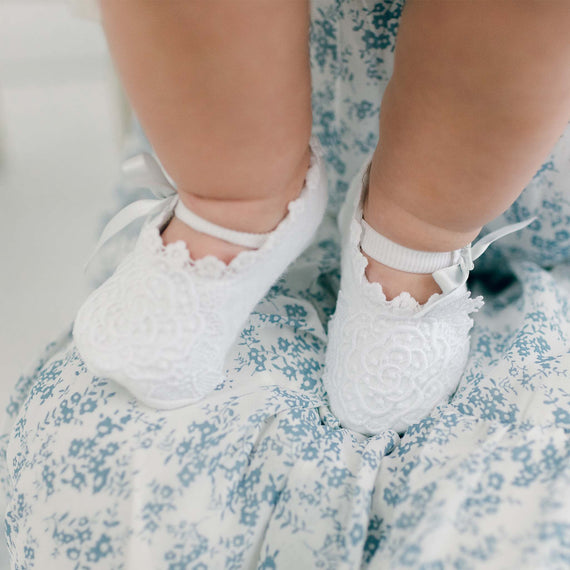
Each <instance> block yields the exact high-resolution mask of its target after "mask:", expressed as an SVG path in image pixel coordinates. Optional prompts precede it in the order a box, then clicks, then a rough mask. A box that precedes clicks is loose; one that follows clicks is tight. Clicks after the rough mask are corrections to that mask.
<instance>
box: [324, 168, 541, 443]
mask: <svg viewBox="0 0 570 570" xmlns="http://www.w3.org/2000/svg"><path fill="white" fill-rule="evenodd" d="M364 174H365V169H364V167H363V169H361V171H360V172H359V173H358V175H357V176H356V177H355V178H354V180H353V182H352V184H351V187H350V189H349V192H348V194H347V198H346V201H345V204H344V206H343V208H342V209H341V212H340V215H339V226H340V230H341V237H342V255H341V259H342V267H341V283H340V291H339V295H338V301H337V306H336V311H335V314H334V315H333V317H332V318H331V320H330V323H329V330H328V333H329V334H328V340H329V343H328V348H327V355H326V362H325V371H324V375H323V381H324V384H325V388H326V390H327V393H328V396H329V401H330V405H331V409H332V411H333V412H334V413H335V414H336V416H337V417H338V418H339V420H340V422H341V424H342V425H343V426H344V427H347V428H351V429H353V430H355V431H358V432H361V433H364V434H376V433H379V432H381V431H383V430H387V429H394V430H396V431H398V432H403V431H405V430H406V429H407V427H408V426H409V425H410V424H412V423H415V422H417V421H419V420H421V419H422V418H423V417H425V416H426V415H428V414H429V413H430V412H431V411H432V410H433V408H435V407H436V406H437V405H439V404H442V403H444V402H446V401H447V400H448V398H449V396H450V395H451V394H452V393H453V392H454V391H455V389H456V388H457V385H458V383H459V381H460V379H461V376H462V374H463V371H464V368H465V365H466V362H467V358H468V354H469V331H470V329H471V327H472V325H473V320H472V319H471V317H470V313H472V312H473V311H476V310H478V309H479V308H480V307H481V305H482V299H481V298H477V299H471V298H470V293H469V291H468V290H467V287H466V281H467V276H468V273H469V271H470V270H471V269H472V267H473V261H474V260H475V259H477V257H479V255H481V254H482V253H483V252H484V251H485V249H486V248H487V247H488V245H489V244H490V243H492V242H493V241H494V240H495V239H498V238H499V237H502V235H506V234H508V233H511V232H512V231H515V230H518V229H521V228H522V227H524V225H526V224H528V223H529V222H530V221H527V222H524V223H520V224H514V225H513V226H509V227H507V228H504V229H503V230H499V231H497V232H493V233H492V234H489V235H488V236H485V237H484V238H483V239H482V240H480V241H479V242H477V243H476V244H475V246H474V247H473V248H471V246H470V245H469V246H466V247H464V248H462V249H461V250H455V251H448V252H445V251H444V252H437V251H436V252H433V251H431V252H430V251H421V250H419V249H417V250H412V249H410V248H407V247H402V246H401V245H399V244H398V243H396V242H394V241H391V240H389V239H387V238H386V237H385V236H383V235H381V234H379V233H378V232H377V231H375V230H374V228H372V226H370V225H369V224H368V223H367V221H365V220H364V219H363V211H362V202H363V201H362V199H361V194H362V188H363V187H366V180H364V181H363V176H364ZM414 272H418V273H419V274H415V273H414ZM437 293H439V294H437Z"/></svg>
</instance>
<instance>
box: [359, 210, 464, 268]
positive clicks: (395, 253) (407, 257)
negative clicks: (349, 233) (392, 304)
mask: <svg viewBox="0 0 570 570" xmlns="http://www.w3.org/2000/svg"><path fill="white" fill-rule="evenodd" d="M361 225H362V234H361V238H360V247H361V248H362V251H364V253H366V254H367V255H369V256H370V257H372V259H375V260H376V261H378V262H379V263H382V264H383V265H387V266H388V267H391V268H392V269H397V270H399V271H405V272H406V273H433V272H434V271H438V270H439V269H444V268H445V267H449V266H451V265H455V264H456V263H458V261H459V259H460V257H461V251H462V250H461V249H457V250H455V251H445V252H439V251H418V250H415V249H409V248H407V247H404V246H403V245H399V244H397V243H395V242H393V241H391V240H389V239H388V238H387V237H384V236H383V235H381V234H379V233H378V232H377V231H376V230H375V229H373V228H372V227H370V226H369V225H368V224H367V223H366V222H365V221H364V219H362V222H361Z"/></svg>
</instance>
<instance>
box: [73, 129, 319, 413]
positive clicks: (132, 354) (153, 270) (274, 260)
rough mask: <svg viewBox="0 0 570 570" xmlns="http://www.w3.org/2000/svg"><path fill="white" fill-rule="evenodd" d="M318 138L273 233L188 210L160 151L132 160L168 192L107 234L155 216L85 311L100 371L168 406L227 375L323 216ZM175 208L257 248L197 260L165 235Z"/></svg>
mask: <svg viewBox="0 0 570 570" xmlns="http://www.w3.org/2000/svg"><path fill="white" fill-rule="evenodd" d="M310 146H311V161H310V166H309V169H308V171H307V174H306V178H305V184H304V187H303V189H302V190H301V193H300V195H299V197H298V198H297V199H295V200H293V201H291V202H290V203H289V205H288V213H287V215H286V217H285V218H284V219H283V220H282V221H281V222H280V223H279V225H278V226H277V227H276V228H275V229H274V230H273V231H272V232H269V233H267V234H251V233H245V232H237V231H233V230H228V229H226V228H222V227H220V226H217V225H215V224H212V223H211V222H209V221H207V220H204V219H203V218H200V217H199V216H197V215H196V214H194V213H193V212H191V211H190V210H188V209H187V208H186V207H185V206H184V205H183V204H182V202H181V201H180V200H179V199H178V196H177V195H176V192H175V189H174V188H173V186H172V185H171V184H170V182H169V180H168V178H167V177H166V176H165V175H164V173H163V171H162V169H161V167H160V165H159V164H158V163H157V162H156V161H155V159H154V158H153V157H151V156H150V155H139V156H137V157H135V158H134V159H131V160H130V161H128V162H127V163H126V174H127V180H130V184H131V185H132V186H138V187H145V188H150V189H151V190H152V191H153V192H154V194H155V195H156V196H157V197H158V198H161V199H160V200H141V201H138V202H134V203H133V204H131V205H129V206H127V208H125V209H124V210H122V211H121V212H119V214H118V215H117V216H116V217H115V218H113V219H112V220H111V222H110V223H109V224H108V226H107V227H106V229H105V230H104V232H103V235H102V237H101V240H100V244H99V246H100V245H101V244H102V243H104V242H105V241H107V240H108V239H109V238H110V237H112V236H113V235H114V234H116V233H117V232H118V231H120V230H121V229H122V228H123V227H125V226H126V225H128V224H129V223H130V222H132V221H133V220H134V219H135V218H137V217H141V216H147V217H148V219H147V222H146V223H145V225H144V226H143V228H142V230H141V233H140V235H139V237H138V240H137V243H136V245H135V248H134V251H133V252H132V253H131V254H129V255H128V256H127V257H126V258H125V259H124V261H123V262H122V263H121V264H120V265H119V267H118V268H117V270H116V271H115V273H114V274H113V275H112V277H111V278H110V279H108V280H107V281H106V282H105V283H104V284H103V285H102V286H101V287H99V288H98V289H97V290H95V291H94V292H93V293H92V294H91V295H90V296H89V297H88V298H87V300H86V301H85V303H84V304H83V306H82V307H81V308H80V310H79V312H78V314H77V318H76V320H75V324H74V330H73V334H74V339H75V343H76V346H77V348H78V350H79V352H80V354H81V356H82V358H83V359H84V361H85V363H86V364H87V366H88V367H89V369H90V370H91V371H92V372H93V373H95V374H97V375H99V376H105V377H108V378H111V379H113V380H115V381H117V382H118V383H120V384H122V385H123V386H124V387H125V388H127V389H128V390H129V391H130V392H131V393H132V394H134V395H135V396H136V397H137V398H138V399H139V400H141V401H142V402H143V403H145V404H147V405H149V406H152V407H156V408H161V409H169V408H177V407H181V406H185V405H188V404H191V403H194V402H197V401H198V400H200V399H201V398H203V397H204V396H205V395H206V394H208V393H209V392H211V391H212V390H213V389H214V388H215V387H216V386H217V385H218V384H220V383H221V382H222V381H223V379H224V373H225V359H226V356H227V354H228V352H229V350H230V348H231V346H232V344H233V343H234V342H235V341H236V339H237V338H238V336H239V333H240V332H241V330H242V328H243V326H244V324H245V323H246V321H247V318H248V316H249V315H250V313H251V311H252V310H253V309H254V307H255V305H256V304H257V303H258V302H259V301H260V300H261V298H262V297H263V296H264V295H265V294H266V293H267V292H268V290H269V289H270V287H271V285H272V284H273V283H274V282H275V281H276V280H277V279H278V278H279V276H280V275H281V274H282V273H283V272H284V271H285V269H286V268H287V267H288V266H289V264H290V263H291V262H293V261H294V260H295V259H296V258H297V257H298V256H299V255H300V254H301V252H302V251H303V250H304V249H305V248H306V247H307V246H308V244H309V243H310V241H311V239H312V238H313V236H314V234H315V232H316V230H317V227H318V226H319V224H320V221H321V220H322V218H323V215H324V212H325V208H326V203H327V190H326V176H325V171H324V166H323V162H322V151H321V149H320V146H319V144H318V141H317V139H316V138H314V137H313V138H312V139H311V142H310ZM172 216H176V217H178V218H179V219H180V220H181V221H182V222H184V223H186V224H187V225H189V226H190V227H192V228H194V229H196V230H197V231H200V232H203V233H206V234H209V235H212V236H215V237H218V238H220V239H223V240H225V241H228V242H231V243H234V244H238V245H241V246H244V247H247V248H250V249H248V250H245V251H242V252H241V253H239V254H238V255H237V256H236V257H235V258H234V259H233V260H232V261H231V262H230V263H229V264H227V265H226V264H225V263H224V262H222V261H221V260H219V259H217V258H216V257H213V256H207V257H204V258H202V259H199V260H192V259H191V257H190V254H189V252H188V250H187V248H186V245H185V244H184V243H183V242H181V241H179V242H175V243H172V244H169V245H166V246H165V245H164V244H163V241H162V237H161V233H162V231H163V229H164V228H165V226H166V225H167V224H168V222H169V221H170V219H171V218H172Z"/></svg>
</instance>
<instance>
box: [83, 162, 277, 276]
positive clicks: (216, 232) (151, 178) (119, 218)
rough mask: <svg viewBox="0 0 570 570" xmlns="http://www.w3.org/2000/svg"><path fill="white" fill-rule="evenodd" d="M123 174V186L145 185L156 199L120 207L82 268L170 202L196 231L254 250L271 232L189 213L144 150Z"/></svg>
mask: <svg viewBox="0 0 570 570" xmlns="http://www.w3.org/2000/svg"><path fill="white" fill-rule="evenodd" d="M122 171H123V175H124V186H125V187H126V188H127V189H130V190H134V189H138V188H148V189H149V190H150V191H151V192H152V193H153V194H154V195H155V196H156V198H157V199H156V200H153V199H144V200H137V201H136V202H133V203H132V204H129V205H128V206H126V207H125V208H123V209H122V210H120V211H119V212H118V213H117V214H115V216H114V217H113V218H111V220H110V221H109V223H108V224H107V225H106V226H105V228H104V229H103V232H102V233H101V237H100V238H99V241H98V242H97V245H96V246H95V250H94V251H93V253H92V254H91V256H90V257H89V260H88V261H87V263H86V265H85V267H86V268H87V267H88V266H89V264H90V263H91V261H93V258H94V257H95V256H96V255H97V253H98V252H99V250H100V249H101V248H102V247H103V246H104V245H105V244H106V243H107V242H108V241H109V240H110V239H111V238H112V237H113V236H115V235H116V234H118V233H119V232H120V231H122V230H123V229H124V228H126V227H127V226H128V225H130V224H131V223H132V222H134V221H135V220H138V219H139V218H146V217H149V216H152V215H155V214H158V213H159V212H160V211H161V210H162V209H163V208H166V207H167V204H168V202H169V201H171V204H170V206H171V207H172V209H173V211H174V215H175V216H176V217H177V218H178V219H180V220H181V221H182V222H184V223H185V224H186V225H188V226H190V227H191V228H193V229H195V230H196V231H199V232H202V233H205V234H208V235H211V236H214V237H217V238H219V239H222V240H224V241H227V242H230V243H234V244H237V245H241V246H244V247H248V248H251V249H257V248H259V247H261V246H262V245H263V244H264V243H265V241H266V240H267V237H268V236H269V235H270V233H271V232H268V233H263V234H256V233H248V232H238V231H235V230H230V229H228V228H224V227H222V226H218V225H217V224H213V223H212V222H209V221H208V220H205V219H204V218H201V217H200V216H198V215H197V214H195V213H194V212H191V211H190V210H189V209H188V208H187V207H186V206H185V205H184V204H183V203H182V201H181V200H179V199H178V194H177V193H176V188H175V187H174V184H173V183H172V182H170V180H169V179H168V178H167V176H166V174H165V172H164V170H163V168H162V166H161V165H160V163H159V162H158V160H157V159H156V158H155V157H154V156H152V155H150V154H148V153H146V152H143V153H141V154H138V155H136V156H133V157H132V158H129V159H127V160H126V161H125V162H124V163H123V166H122Z"/></svg>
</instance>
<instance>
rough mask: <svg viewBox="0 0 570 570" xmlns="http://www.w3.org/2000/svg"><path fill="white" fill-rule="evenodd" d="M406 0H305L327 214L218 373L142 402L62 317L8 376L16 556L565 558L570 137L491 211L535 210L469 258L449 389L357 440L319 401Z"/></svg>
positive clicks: (192, 565) (112, 565) (304, 561)
mask: <svg viewBox="0 0 570 570" xmlns="http://www.w3.org/2000/svg"><path fill="white" fill-rule="evenodd" d="M402 8H403V1H402V0H394V1H390V0H383V1H382V2H375V1H374V0H314V1H313V3H312V27H311V61H312V68H313V84H314V85H313V110H314V132H315V134H317V135H318V136H319V137H320V139H321V142H322V143H323V146H324V148H325V150H326V153H327V161H328V167H329V175H330V182H331V202H330V211H329V214H328V215H327V217H326V219H325V221H324V223H323V225H322V227H321V230H320V232H319V234H318V236H317V238H316V239H315V241H314V243H313V245H312V247H311V248H310V249H309V250H308V251H307V252H306V253H305V254H304V255H303V256H302V257H301V258H300V259H299V260H298V261H297V262H296V263H295V264H294V265H293V266H292V267H291V268H290V269H289V270H288V272H287V273H286V274H285V275H283V277H282V278H281V279H280V280H279V281H278V282H277V283H276V284H275V286H274V287H273V288H272V289H271V291H270V293H269V294H268V295H267V297H266V298H265V299H264V300H263V301H262V302H261V303H260V304H259V305H258V307H257V308H256V310H255V312H254V313H253V314H252V315H251V318H250V320H249V322H248V324H247V326H246V327H245V328H244V330H243V332H242V334H241V337H240V339H239V341H238V342H237V343H236V344H235V346H234V349H233V353H232V359H231V362H232V365H231V366H230V368H229V369H228V373H227V374H228V380H227V381H226V383H225V384H224V385H223V386H222V387H221V388H220V389H218V390H217V391H215V392H214V393H213V394H212V395H211V396H210V397H208V398H206V399H205V400H204V401H202V402H201V403H199V404H197V405H194V406H189V407H186V408H182V409H179V410H173V411H168V412H165V411H159V410H154V409H151V408H147V407H146V406H144V405H141V404H139V403H138V402H137V401H136V400H135V399H133V398H132V397H131V396H130V394H129V393H127V392H125V391H124V390H123V389H122V388H121V387H120V386H119V385H117V384H115V383H114V382H113V381H111V380H108V379H105V378H98V377H94V376H93V375H92V374H90V373H89V370H87V368H86V367H85V365H84V363H83V362H82V360H81V358H80V356H79V354H78V353H77V351H76V349H75V347H74V345H73V342H72V339H71V336H70V334H69V333H65V334H64V335H63V336H62V337H61V338H59V339H58V340H56V341H55V342H54V343H52V344H51V345H50V346H49V347H48V349H47V350H46V353H45V354H44V355H43V356H42V357H41V358H40V360H39V361H38V363H37V364H36V365H35V366H34V368H33V369H32V370H31V372H30V373H29V374H27V375H24V376H22V377H21V378H20V380H19V381H18V383H17V384H16V386H15V387H14V390H13V394H12V396H11V399H10V402H9V404H8V408H7V416H8V418H7V422H6V425H5V427H4V431H3V434H2V435H1V437H0V477H1V480H2V482H3V484H4V490H5V495H6V515H5V525H6V537H7V542H8V546H9V549H10V554H11V557H12V567H13V568H14V569H15V570H28V569H31V568H38V569H41V570H50V569H52V568H54V569H55V568H57V569H58V570H66V569H74V570H75V569H81V570H100V569H109V570H123V569H125V570H126V569H135V568H136V569H137V570H138V569H147V568H148V569H150V568H153V569H158V568H165V569H169V570H182V569H186V570H191V569H192V570H199V569H203V570H205V569H219V568H224V569H242V568H252V569H259V570H261V569H263V570H270V569H291V568H299V569H301V568H303V569H304V568H322V569H331V570H332V569H334V570H337V569H355V568H365V569H367V568H370V569H372V568H373V569H391V570H395V569H405V568H415V569H422V570H428V569H429V570H436V569H442V570H444V569H447V568H450V569H480V568H481V569H483V568H484V569H490V568H497V569H499V568H500V569H507V568H509V569H510V568H528V569H537V568H545V569H558V568H568V567H570V395H569V387H570V313H569V304H570V230H568V228H569V227H570V224H569V221H570V220H569V217H570V198H569V197H570V131H566V132H565V133H564V135H563V136H562V137H561V138H560V140H559V141H558V143H557V145H556V146H555V148H554V149H553V150H552V152H551V155H550V156H549V157H548V159H547V161H546V162H545V164H544V165H543V167H542V168H541V169H540V170H539V172H538V173H537V174H536V176H535V177H534V178H533V180H532V182H531V183H530V184H529V185H528V187H527V188H526V189H525V191H524V193H523V195H522V196H521V197H520V199H519V200H518V201H517V202H516V203H515V205H514V206H513V207H512V208H510V209H509V210H508V211H507V212H506V213H505V214H504V215H503V216H502V217H501V219H499V220H497V221H495V222H494V223H493V224H490V225H489V228H490V229H493V228H494V227H495V226H498V225H503V224H504V223H505V222H513V221H518V220H521V219H524V218H526V217H527V216H529V215H537V216H538V219H537V221H536V222H535V223H533V225H532V226H531V227H530V228H529V229H528V230H526V231H524V232H520V233H518V234H515V235H513V236H510V237H509V238H507V239H505V240H504V241H503V242H501V243H499V244H498V245H494V246H493V247H492V248H491V250H490V252H489V254H488V255H487V256H486V259H485V262H484V263H482V264H481V266H480V267H479V268H478V270H476V271H475V272H474V273H473V276H472V277H473V278H472V280H471V287H472V289H473V291H474V293H476V294H483V295H484V296H485V298H486V301H487V303H486V306H485V307H484V309H483V310H482V311H481V312H480V313H478V314H477V315H476V317H475V318H476V326H475V329H474V331H473V338H472V341H473V342H472V351H471V357H470V360H469V363H468V366H467V369H466V372H465V375H464V377H463V379H462V382H461V384H460V386H459V389H458V390H457V392H456V394H455V395H454V396H453V397H452V399H451V401H450V402H449V404H447V405H443V406H440V407H439V408H438V409H436V410H435V411H434V412H433V413H432V414H431V415H430V416H429V417H427V418H425V419H424V420H422V421H421V422H419V423H418V424H415V425H413V426H412V427H410V428H409V429H408V431H407V432H406V433H405V434H401V435H398V434H397V433H395V432H393V431H387V432H385V433H382V434H380V435H377V436H374V437H363V436H361V435H358V434H356V433H352V432H350V431H349V430H346V429H342V428H341V427H340V426H339V424H338V422H337V420H336V419H335V417H334V416H333V415H332V414H331V413H330V411H329V409H328V406H327V398H326V394H325V393H324V391H323V387H322V384H321V374H322V367H323V357H324V352H325V349H326V326H327V320H328V317H329V316H330V315H331V314H332V312H333V311H334V306H335V300H336V293H337V290H338V284H339V260H338V236H337V233H336V226H335V223H334V216H335V215H336V212H337V211H338V207H339V205H340V203H341V202H342V198H343V195H344V192H345V190H346V188H347V185H348V182H349V180H350V178H351V177H352V175H353V174H354V172H355V171H356V170H357V168H358V167H359V166H360V163H361V161H362V160H363V159H364V157H365V156H366V155H367V154H368V152H369V151H370V150H371V149H372V148H373V147H374V145H375V143H376V140H377V114H378V109H379V104H380V100H381V95H382V92H383V89H384V88H385V85H386V83H387V81H388V80H389V78H390V73H391V67H392V63H393V50H394V45H395V37H396V33H397V28H398V22H399V18H400V16H401V12H402ZM141 144H143V142H142V141H141Z"/></svg>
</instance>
